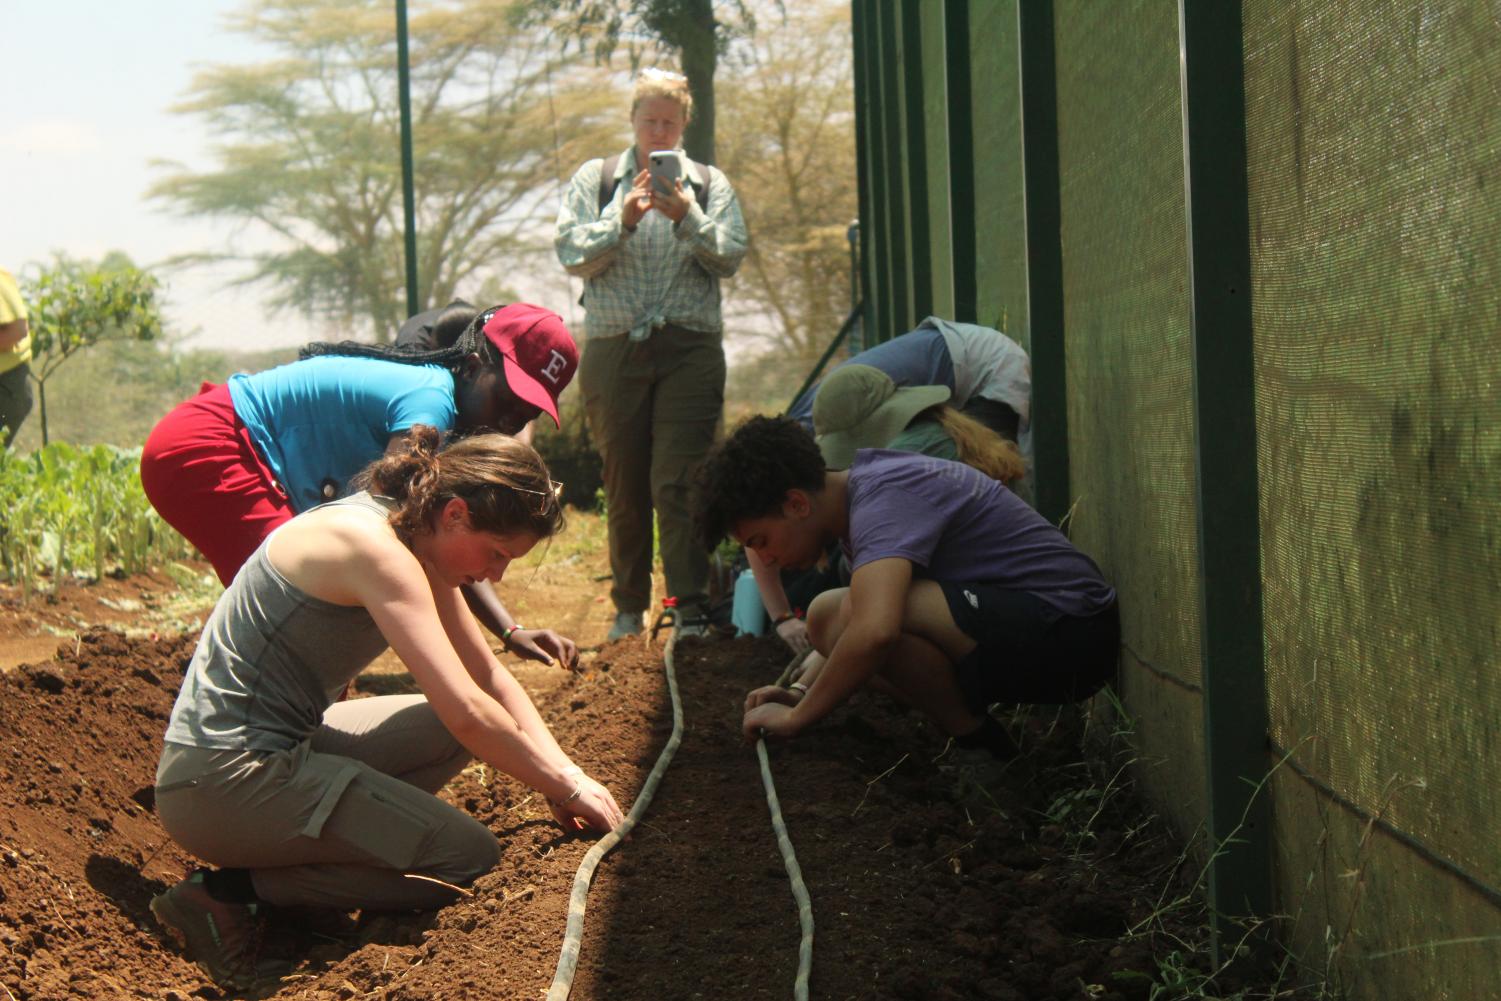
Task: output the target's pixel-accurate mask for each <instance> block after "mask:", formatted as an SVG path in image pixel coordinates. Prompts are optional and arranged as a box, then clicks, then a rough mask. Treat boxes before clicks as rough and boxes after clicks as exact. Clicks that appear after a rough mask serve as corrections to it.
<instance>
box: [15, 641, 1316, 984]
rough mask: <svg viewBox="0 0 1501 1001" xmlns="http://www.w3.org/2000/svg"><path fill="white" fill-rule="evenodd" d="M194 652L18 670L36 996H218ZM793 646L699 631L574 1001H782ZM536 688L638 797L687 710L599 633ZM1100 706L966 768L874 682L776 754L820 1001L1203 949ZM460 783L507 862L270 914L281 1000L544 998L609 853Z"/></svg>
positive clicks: (567, 736)
mask: <svg viewBox="0 0 1501 1001" xmlns="http://www.w3.org/2000/svg"><path fill="white" fill-rule="evenodd" d="M192 649H193V638H192V637H189V636H179V637H175V638H167V639H158V640H153V639H150V638H145V639H126V638H125V637H123V636H122V635H120V634H117V633H112V632H106V631H102V630H95V631H90V632H87V633H85V634H83V635H82V636H81V638H80V639H78V640H77V641H76V642H74V641H71V640H70V641H68V642H67V643H65V644H64V645H63V646H62V648H60V649H59V651H58V654H57V656H56V657H55V658H54V659H52V660H50V661H47V662H44V663H40V664H32V665H28V666H25V667H23V668H21V669H19V670H17V671H14V672H11V673H9V674H7V675H5V676H4V677H3V679H0V732H3V733H4V734H5V735H6V737H7V739H6V740H5V742H4V744H3V746H0V777H3V779H4V781H3V783H0V945H3V946H4V948H3V950H0V983H3V984H4V985H5V988H6V992H7V993H8V994H9V995H10V996H11V997H13V998H15V999H16V1001H36V999H54V998H168V999H174V1001H186V999H188V998H190V997H197V998H205V999H212V998H220V997H224V996H225V995H224V994H222V993H221V992H220V991H219V990H218V989H217V988H215V987H214V986H213V985H212V984H211V983H209V982H208V981H207V980H205V978H204V977H203V976H202V975H201V974H200V972H199V971H198V968H197V967H196V966H194V965H193V964H192V963H190V962H188V961H186V960H185V959H184V958H182V956H181V955H180V954H179V952H178V951H177V949H176V948H175V946H174V945H172V944H171V943H170V942H169V941H167V940H166V939H164V938H163V937H162V936H161V935H160V934H159V933H158V930H157V928H156V926H155V924H154V921H153V919H152V917H151V915H150V913H149V911H148V909H147V902H148V901H149V900H150V898H151V896H152V895H154V894H156V893H159V892H161V890H163V889H164V888H165V887H166V886H168V885H169V884H170V883H172V882H174V881H176V880H177V879H179V878H181V876H182V875H183V874H184V873H186V872H188V871H189V870H190V869H191V868H192V866H193V865H194V860H193V859H192V858H190V857H188V856H187V855H185V854H184V853H182V852H181V851H179V850H178V849H177V848H176V847H175V846H174V845H173V844H172V843H171V842H170V841H168V840H167V839H166V838H165V837H164V835H163V832H162V830H161V828H160V826H159V825H158V823H157V821H156V818H155V814H154V812H153V796H152V780H153V776H154V772H155V767H156V760H157V756H158V752H159V748H160V742H161V735H162V733H163V731H164V730H165V726H166V720H167V714H168V712H169V711H170V709H171V705H172V702H173V699H174V698H175V696H176V692H177V687H178V684H179V682H180V680H181V676H182V671H183V668H184V667H185V665H186V663H187V660H188V658H189V656H190V655H191V652H192ZM785 659H786V656H785V649H784V648H782V647H781V646H780V644H779V642H778V641H776V640H769V639H763V640H745V639H742V640H734V641H725V640H712V639H711V640H702V641H700V640H690V641H685V642H684V643H683V644H681V645H680V646H679V648H678V651H677V658H676V661H677V676H678V681H679V684H680V687H681V689H682V699H683V703H684V711H685V717H686V721H685V734H684V740H683V744H682V746H681V748H680V749H679V751H678V753H677V757H676V758H675V760H674V763H673V765H672V767H671V768H670V769H669V770H668V772H667V776H666V778H665V780H664V781H663V783H662V785H661V787H660V788H659V790H658V792H657V795H656V798H655V800H654V802H653V804H652V806H651V809H650V810H649V811H648V812H647V814H646V815H645V818H644V821H643V822H642V823H641V824H640V825H639V826H638V827H637V829H636V831H635V832H634V833H633V834H632V835H631V837H630V838H629V839H627V841H626V842H625V843H623V844H622V845H620V846H619V847H617V848H616V849H615V850H614V851H613V852H612V853H611V854H609V855H607V856H606V857H605V860H604V862H603V863H602V864H601V866H600V868H599V870H598V872H597V873H596V875H595V878H594V883H593V888H592V890H591V892H590V896H589V905H588V914H587V920H586V929H587V931H586V935H585V939H584V943H583V949H582V954H581V959H580V963H579V968H578V973H577V976H576V979H575V982H574V988H573V993H572V997H573V998H575V999H578V1001H603V999H610V1001H647V999H651V1001H662V999H679V998H681V999H692V998H714V999H720V998H757V997H769V998H770V997H786V996H787V995H788V994H789V993H790V991H791V985H792V981H793V976H794V973H795V970H796V964H797V943H798V937H799V930H798V923H797V913H796V909H795V906H794V903H793V899H792V895H791V892H790V890H789V887H788V883H787V878H786V874H785V872H784V870H783V866H782V862H781V859H780V856H779V855H778V852H777V848H776V842H775V837H774V835H773V833H772V830H771V825H770V822H769V819H768V815H767V808H766V803H765V798H764V795H763V793H762V788H761V779H760V772H759V767H758V765H757V760H756V756H755V754H754V752H753V750H752V749H751V748H749V747H747V746H746V745H745V744H744V743H743V742H742V740H741V738H740V734H739V720H740V714H741V708H742V703H743V699H744V695H745V692H746V691H747V690H748V689H749V688H751V687H753V686H755V685H757V684H763V683H766V682H768V681H769V680H770V679H772V678H775V677H776V676H777V674H778V673H779V672H780V670H781V668H782V666H783V664H784V663H785ZM404 684H405V685H409V682H403V681H402V680H401V679H400V677H399V676H398V677H397V678H395V679H393V678H392V677H390V676H385V677H382V678H381V679H379V683H378V685H377V684H372V685H371V686H370V687H378V689H379V690H380V691H381V692H389V691H393V690H400V689H401V687H402V686H403V685H404ZM537 702H538V706H539V708H540V709H541V711H542V713H543V715H544V717H546V718H547V719H548V721H549V723H550V725H551V726H552V727H553V729H554V732H555V733H556V734H557V736H558V738H559V741H560V742H561V743H562V744H563V745H564V746H565V747H567V748H568V749H569V750H570V753H572V754H573V755H574V757H575V759H576V760H578V761H579V763H580V764H583V765H584V766H585V767H586V768H588V769H589V770H590V771H591V773H593V774H595V775H596V776H597V777H599V778H600V779H601V780H602V781H605V782H606V783H607V784H609V785H610V786H611V788H612V790H613V791H614V792H615V794H616V797H617V799H619V800H620V802H621V803H622V805H628V804H629V803H631V802H632V801H634V799H635V796H636V794H637V792H638V790H639V789H640V786H641V783H642V781H643V780H644V778H645V776H646V774H647V772H648V771H649V770H650V768H651V766H652V764H653V763H654V762H655V760H656V757H657V754H658V753H659V751H660V749H661V747H662V746H663V744H664V743H665V741H666V739H667V735H668V734H669V732H670V730H671V726H672V714H671V707H670V704H669V700H668V698H667V691H666V686H665V682H664V678H663V674H662V670H661V661H660V648H654V647H652V646H650V645H648V644H647V643H645V642H643V641H641V640H639V639H638V640H630V641H625V642H622V643H617V644H614V645H612V646H608V647H605V648H604V649H603V650H602V651H601V652H600V653H599V654H598V656H596V657H594V658H593V659H592V660H591V661H590V662H589V663H588V664H587V665H586V666H585V668H584V669H583V670H581V671H580V672H579V673H577V674H575V675H571V676H568V677H567V678H566V679H565V680H564V681H562V682H561V683H560V684H557V685H554V686H551V687H547V688H545V690H539V692H538V694H537ZM1084 719H1085V717H1083V716H1082V715H1081V714H1079V713H1077V712H1068V713H1062V714H1054V715H1051V716H1049V715H1036V716H1032V717H1027V718H1021V717H1018V719H1017V720H1016V721H1015V722H1014V725H1015V727H1016V729H1017V731H1018V732H1019V734H1020V736H1021V740H1022V744H1023V748H1024V752H1025V753H1024V755H1023V756H1022V757H1021V758H1019V759H1017V760H1016V761H1013V762H1010V763H1008V764H1006V765H997V764H993V763H986V762H981V763H975V762H971V761H966V762H960V761H957V760H955V756H954V755H953V753H952V752H946V750H945V748H946V741H945V740H943V739H942V738H941V735H939V734H937V733H936V732H934V731H933V730H932V728H931V727H928V726H927V725H926V724H924V723H923V722H921V721H920V720H919V719H918V718H917V717H915V716H913V715H911V714H908V713H905V712H903V711H901V710H899V709H897V708H895V707H894V706H892V705H891V704H890V703H888V702H887V701H886V700H884V699H882V698H880V697H877V696H873V695H866V696H862V697H860V698H858V699H857V700H856V701H855V703H854V704H852V705H851V706H847V707H845V708H843V709H841V710H840V711H839V712H837V713H836V714H835V715H834V716H833V717H831V718H830V719H829V720H827V721H825V723H824V724H823V725H821V726H819V727H818V728H816V729H815V730H813V731H811V732H809V733H808V734H806V735H805V736H804V737H802V738H801V739H799V740H798V741H796V742H794V743H791V744H785V745H778V746H775V747H773V748H772V749H771V757H772V761H773V771H774V775H775V780H776V783H777V790H778V794H779V796H780V799H781V802H782V806H783V811H784V814H785V816H786V819H787V823H788V827H789V830H790V833H791V837H792V840H793V843H794V845H795V846H796V849H797V853H798V858H799V862H800V864H801V867H802V870H803V873H804V876H805V878H806V880H807V883H808V888H809V891H810V892H811V894H812V898H813V906H814V912H815V920H816V922H817V936H818V937H817V941H816V944H815V949H814V971H813V996H814V997H816V998H824V999H844V998H860V999H862V1001H864V999H892V1001H896V999H902V1001H911V999H964V998H985V999H993V1001H1048V999H1057V1001H1063V999H1069V1001H1072V999H1084V998H1091V999H1095V1001H1127V999H1138V998H1141V999H1144V998H1147V997H1148V995H1149V993H1150V991H1151V988H1152V985H1153V982H1154V980H1156V979H1157V978H1158V975H1159V962H1158V958H1157V956H1158V955H1159V954H1161V953H1163V952H1164V951H1165V950H1166V949H1167V948H1168V946H1169V945H1170V944H1173V943H1172V939H1170V938H1168V937H1167V936H1166V935H1164V934H1163V933H1170V934H1171V935H1173V936H1176V937H1177V939H1178V942H1179V943H1182V942H1191V941H1193V940H1194V939H1193V936H1194V935H1195V934H1197V932H1196V931H1195V923H1196V922H1197V920H1198V915H1196V914H1195V913H1194V912H1193V911H1192V910H1191V909H1185V910H1182V911H1173V912H1169V913H1165V914H1163V913H1158V914H1156V915H1155V917H1154V910H1155V909H1156V908H1157V906H1158V901H1159V900H1162V899H1172V898H1175V897H1177V896H1178V890H1179V889H1180V887H1181V880H1182V877H1181V875H1179V874H1178V873H1179V870H1180V869H1181V868H1182V867H1181V866H1180V865H1179V850H1178V849H1177V848H1176V847H1175V846H1174V845H1173V844H1172V843H1171V841H1170V839H1169V838H1167V837H1166V836H1165V834H1164V833H1163V832H1162V831H1161V830H1160V829H1159V828H1158V826H1157V825H1156V823H1155V821H1153V820H1152V819H1151V818H1150V817H1149V816H1146V815H1145V814H1143V812H1142V811H1141V808H1140V807H1139V806H1138V805H1136V804H1134V803H1132V802H1131V801H1130V800H1129V797H1127V796H1125V795H1118V794H1116V792H1115V790H1114V789H1112V788H1111V787H1109V786H1108V785H1106V784H1105V783H1104V782H1103V781H1102V780H1101V779H1100V778H1099V776H1101V775H1104V776H1106V777H1107V778H1108V776H1109V774H1110V771H1112V770H1113V767H1112V766H1107V765H1105V764H1104V763H1102V762H1099V761H1095V762H1093V763H1091V762H1090V761H1089V760H1088V759H1087V758H1085V757H1083V756H1082V755H1081V753H1080V751H1079V748H1080V747H1081V746H1083V743H1084V742H1082V741H1081V740H1080V732H1079V728H1080V727H1081V726H1082V725H1083V720H1084ZM444 795H445V797H446V798H448V799H449V800H450V801H451V802H453V803H455V804H456V805H459V806H461V807H462V808H464V809H466V810H468V811H470V812H471V813H472V814H473V815H474V816H476V817H477V818H479V819H480V820H481V821H482V822H484V823H486V824H487V825H489V826H490V827H491V829H492V830H494V831H495V834H496V836H497V838H499V839H500V841H501V842H502V844H503V845H504V846H505V848H506V856H505V860H504V861H503V862H502V864H501V866H500V867H499V868H497V869H496V871H495V872H493V873H491V874H490V875H488V876H486V877H484V878H483V879H481V880H480V881H479V882H478V883H477V884H476V886H475V887H474V894H473V896H472V897H470V898H468V899H465V900H463V901H461V902H460V903H458V904H456V905H454V906H452V907H449V908H446V909H444V910H442V911H439V912H432V913H422V914H388V915H370V914H365V915H327V914H323V915H316V914H297V913H287V912H281V913H278V914H277V915H276V916H275V929H276V933H275V935H274V936H273V940H272V941H271V942H269V943H268V944H267V946H266V949H267V950H268V951H271V952H275V953H278V954H285V955H291V956H293V957H295V958H296V959H297V960H298V962H299V967H298V970H297V972H296V973H295V974H294V976H293V977H292V978H291V979H289V980H287V981H285V982H284V983H282V984H281V985H280V987H279V988H277V989H276V990H275V992H274V993H272V994H271V995H270V996H273V997H277V998H303V999H318V1001H325V999H327V1001H333V999H340V1001H342V999H347V998H356V997H359V998H364V997H375V998H387V999H430V998H441V999H467V998H473V999H480V998H484V999H495V998H503V999H512V998H526V999H530V998H538V997H540V996H542V995H543V994H544V993H545V991H546V989H547V986H548V984H549V983H550V982H551V979H552V975H553V971H554V968H555V966H556V963H557V958H558V950H559V947H560V945H561V940H562V935H563V929H564V926H565V923H566V914H567V900H568V894H569V890H570V888H571V885H572V881H573V876H574V873H575V871H576V870H577V868H578V865H579V862H580V861H581V859H582V857H583V855H584V854H585V852H587V851H588V849H589V847H590V846H591V844H592V841H590V840H589V839H587V838H579V837H571V836H565V835H563V834H562V833H561V832H560V831H559V829H558V828H557V826H556V824H554V823H553V822H552V820H551V817H550V814H549V812H548V811H547V808H546V804H545V803H544V802H543V801H542V800H541V797H540V796H537V795H535V794H533V793H532V792H531V790H529V789H526V788H523V787H521V786H519V785H518V784H516V783H515V782H513V781H511V780H510V779H509V778H508V777H506V776H503V775H497V774H496V773H495V772H494V771H493V770H492V769H489V768H487V767H485V766H482V765H478V764H476V765H473V766H471V767H470V768H469V769H467V770H466V771H465V772H464V773H463V774H462V775H461V776H460V777H459V778H458V779H456V780H455V781H454V782H453V783H452V784H451V785H450V786H449V787H448V789H446V790H445V792H444ZM1133 928H1135V929H1147V930H1150V931H1152V932H1156V934H1147V933H1145V932H1142V933H1138V934H1128V930H1130V929H1133ZM1174 947H1180V946H1178V945H1174ZM1282 996H1289V995H1282Z"/></svg>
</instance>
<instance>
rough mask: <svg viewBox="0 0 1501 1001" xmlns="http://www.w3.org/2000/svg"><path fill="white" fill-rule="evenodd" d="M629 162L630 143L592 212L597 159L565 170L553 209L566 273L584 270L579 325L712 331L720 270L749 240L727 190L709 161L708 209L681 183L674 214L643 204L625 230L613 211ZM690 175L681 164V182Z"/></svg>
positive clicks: (606, 333)
mask: <svg viewBox="0 0 1501 1001" xmlns="http://www.w3.org/2000/svg"><path fill="white" fill-rule="evenodd" d="M635 164H636V149H635V147H634V146H632V147H631V148H629V149H627V150H626V151H625V152H624V153H622V154H621V155H620V158H619V160H618V161H617V167H616V170H615V179H616V182H617V183H616V185H615V195H614V197H613V198H612V199H611V200H610V203H609V204H608V205H606V206H605V207H604V211H600V208H599V180H600V178H599V173H600V171H601V170H602V169H603V166H604V161H603V160H590V161H589V162H588V163H585V164H584V165H583V166H582V167H580V168H579V169H578V173H576V174H574V175H573V181H572V182H571V183H570V184H569V186H568V193H567V194H566V195H565V196H564V197H563V205H562V207H561V208H560V209H559V210H558V228H557V236H556V238H555V239H554V241H553V242H554V246H555V247H556V249H557V252H558V260H559V261H561V262H562V264H563V267H564V268H566V269H567V271H568V273H569V274H571V275H575V276H577V277H579V278H582V279H584V298H583V304H584V309H585V310H586V312H587V319H586V321H585V326H584V334H585V336H586V337H618V336H619V335H621V334H627V333H628V334H629V335H630V336H631V338H632V339H633V340H645V339H646V338H647V337H649V336H651V331H652V329H653V328H654V327H660V326H662V325H663V324H667V323H671V324H675V325H676V326H679V327H684V328H686V329H688V330H698V331H702V332H704V333H719V332H720V331H721V330H722V329H723V327H724V321H723V318H722V317H721V314H720V309H719V279H721V278H728V277H729V276H730V275H732V274H734V273H735V269H736V268H738V267H739V266H740V261H741V259H742V258H743V257H745V250H746V245H747V243H748V242H749V239H750V236H749V234H748V233H747V232H746V229H745V219H744V218H743V217H742V216H741V214H740V202H739V201H738V200H737V199H736V198H735V189H734V188H732V187H730V182H729V180H728V179H727V178H726V177H725V176H724V174H723V173H721V172H720V171H719V170H718V169H717V168H715V167H710V168H709V202H708V205H709V208H708V211H707V212H706V211H704V210H703V209H701V208H699V205H698V201H697V199H696V198H695V197H694V194H693V191H692V190H689V192H688V195H689V205H688V214H687V215H685V216H683V221H682V222H680V223H677V224H674V223H673V222H672V220H671V219H669V218H667V216H665V215H663V214H662V213H661V212H657V211H649V212H647V213H646V215H644V216H642V217H641V222H640V223H639V224H637V226H636V231H635V232H634V233H632V232H628V231H627V230H626V229H625V228H624V227H623V226H622V225H621V223H620V212H621V207H622V206H623V205H624V202H625V197H626V195H627V194H628V193H629V192H630V190H631V178H632V177H634V176H635V174H636V169H635ZM698 184H699V179H698V173H697V171H693V170H690V171H688V176H687V177H686V178H684V180H683V185H684V188H685V189H696V187H697V185H698Z"/></svg>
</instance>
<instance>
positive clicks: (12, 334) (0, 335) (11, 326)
mask: <svg viewBox="0 0 1501 1001" xmlns="http://www.w3.org/2000/svg"><path fill="white" fill-rule="evenodd" d="M29 333H31V328H30V327H29V326H28V325H27V323H26V318H25V317H24V316H23V317H21V318H20V319H18V320H12V321H11V322H9V323H0V351H9V350H10V349H11V348H13V347H15V346H16V345H17V344H20V343H21V342H22V341H24V340H25V339H26V335H27V334H29Z"/></svg>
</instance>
